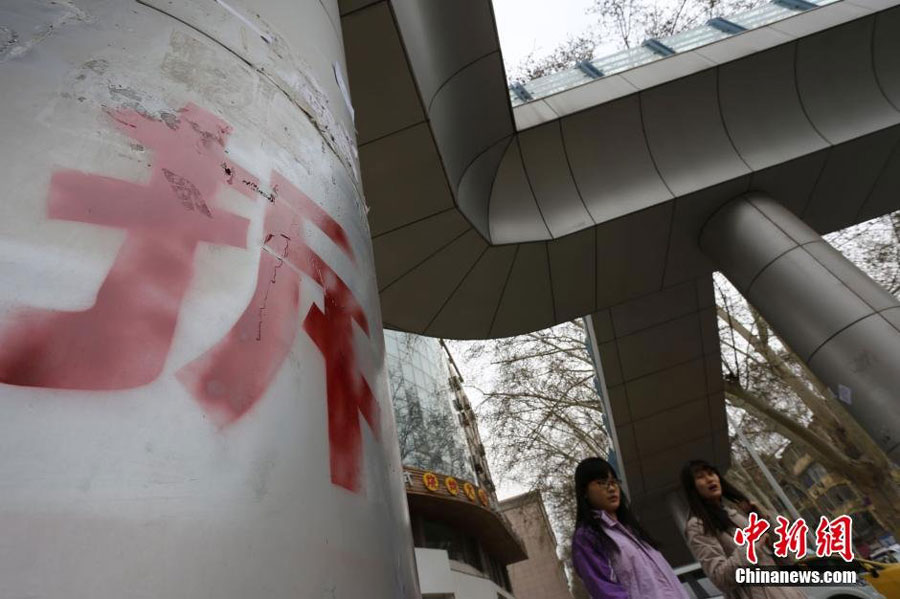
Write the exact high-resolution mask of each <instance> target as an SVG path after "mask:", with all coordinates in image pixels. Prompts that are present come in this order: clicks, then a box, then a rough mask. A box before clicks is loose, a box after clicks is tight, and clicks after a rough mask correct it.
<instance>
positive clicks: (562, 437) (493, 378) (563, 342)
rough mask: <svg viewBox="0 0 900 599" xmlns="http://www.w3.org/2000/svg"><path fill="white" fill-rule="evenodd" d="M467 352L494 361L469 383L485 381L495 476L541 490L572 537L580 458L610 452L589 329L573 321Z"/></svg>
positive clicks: (482, 415)
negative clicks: (588, 340) (587, 336)
mask: <svg viewBox="0 0 900 599" xmlns="http://www.w3.org/2000/svg"><path fill="white" fill-rule="evenodd" d="M463 347H464V348H465V349H464V355H465V358H466V364H467V365H469V366H471V365H474V364H489V366H488V368H489V369H490V371H491V372H490V373H489V376H487V377H485V376H481V377H479V376H478V374H479V373H472V372H470V373H467V376H466V378H467V380H469V381H473V380H475V381H478V380H479V379H481V381H483V382H486V386H485V388H480V389H478V391H479V392H480V393H481V394H482V395H483V401H482V402H481V403H480V405H479V406H478V407H477V408H476V411H477V413H478V419H479V424H480V425H481V426H482V428H483V429H484V430H485V431H486V432H487V434H486V435H485V437H486V439H487V445H488V449H489V451H490V456H491V460H492V470H493V472H494V473H495V474H497V473H500V476H501V478H505V479H506V480H508V481H514V482H517V483H519V484H522V485H525V486H527V487H529V488H530V489H536V490H540V491H541V492H542V494H543V496H544V499H545V502H546V504H547V507H548V511H549V512H550V514H551V517H552V518H553V520H554V523H555V524H556V525H557V527H558V532H559V533H560V535H561V537H562V538H567V537H568V536H569V533H570V532H571V530H572V525H573V520H574V515H575V508H574V504H573V497H574V490H573V488H572V480H571V478H572V472H574V470H575V466H576V465H577V464H578V462H579V461H580V460H581V459H583V458H585V457H588V456H596V455H606V454H607V452H608V450H609V447H610V442H609V437H608V436H607V433H606V428H605V426H604V425H603V418H604V415H603V407H602V402H601V400H600V397H599V396H598V394H597V391H596V389H595V388H594V382H593V381H594V367H593V363H592V361H591V357H590V355H589V354H588V352H587V347H586V345H585V332H584V329H583V328H582V326H581V325H580V324H578V323H572V322H568V323H564V324H561V325H558V326H555V327H553V328H550V329H546V330H543V331H537V332H535V333H530V334H528V335H522V336H520V337H515V338H513V339H498V340H492V341H484V342H475V343H467V344H465V345H464V346H463ZM485 378H488V379H489V380H487V381H484V379H485Z"/></svg>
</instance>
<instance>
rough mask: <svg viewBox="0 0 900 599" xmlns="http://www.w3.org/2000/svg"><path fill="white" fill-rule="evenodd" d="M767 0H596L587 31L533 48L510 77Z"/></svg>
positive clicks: (547, 70) (535, 73) (541, 71)
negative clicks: (553, 45) (537, 49)
mask: <svg viewBox="0 0 900 599" xmlns="http://www.w3.org/2000/svg"><path fill="white" fill-rule="evenodd" d="M765 1H766V0H594V3H593V4H592V5H591V6H590V8H588V10H587V14H588V15H590V16H592V17H593V18H594V21H593V22H591V23H590V24H589V26H588V27H587V28H586V29H585V31H584V32H583V33H581V34H579V35H575V36H571V37H569V38H568V39H567V40H566V41H564V42H563V43H561V44H559V45H558V46H557V47H556V48H554V49H553V50H551V51H550V52H549V53H546V54H538V53H537V52H531V53H530V54H528V56H526V57H525V58H524V59H523V60H522V61H521V62H519V63H518V64H515V65H512V66H510V67H509V68H508V69H507V71H508V73H507V78H508V79H509V80H510V83H524V82H527V81H531V80H533V79H537V78H538V77H543V76H545V75H549V74H551V73H555V72H558V71H563V70H567V69H571V68H573V67H575V65H576V64H578V63H579V62H581V61H585V60H591V59H592V58H595V56H594V54H595V52H596V49H597V47H598V46H599V45H600V44H601V43H603V44H605V45H606V46H607V47H609V48H612V49H615V50H620V49H624V48H632V47H635V46H639V45H640V44H641V43H643V42H644V41H645V40H647V39H650V38H660V37H666V36H670V35H674V34H676V33H679V32H681V31H684V30H686V29H689V28H691V27H696V26H698V25H701V24H702V23H704V22H705V21H707V20H709V19H711V18H712V17H717V16H725V15H730V14H733V13H736V12H740V11H743V10H747V9H749V8H753V7H754V6H757V5H759V4H762V3H763V2H765Z"/></svg>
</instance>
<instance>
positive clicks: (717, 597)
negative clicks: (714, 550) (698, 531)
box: [675, 562, 900, 599]
mask: <svg viewBox="0 0 900 599" xmlns="http://www.w3.org/2000/svg"><path fill="white" fill-rule="evenodd" d="M858 567H859V568H860V569H861V570H862V568H863V567H862V566H861V565H860V566H858ZM675 574H676V575H677V576H678V580H680V581H681V586H682V587H684V590H685V592H686V593H687V595H688V597H690V599H721V598H722V597H723V594H722V591H720V590H719V589H718V588H716V585H714V584H713V583H712V581H711V580H710V579H709V578H708V577H707V576H706V574H704V573H703V569H702V568H701V567H700V564H699V563H697V562H695V563H693V564H688V565H686V566H681V567H680V568H675ZM860 580H861V581H860V582H859V583H857V584H854V585H843V586H828V587H803V592H804V593H806V594H807V595H808V596H809V598H810V599H900V597H891V596H888V597H885V596H884V595H882V594H881V593H879V592H878V591H876V590H875V589H874V588H872V587H871V586H870V585H869V584H867V583H865V582H862V579H860Z"/></svg>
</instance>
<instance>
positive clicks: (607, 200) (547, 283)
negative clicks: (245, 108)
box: [340, 0, 900, 562]
mask: <svg viewBox="0 0 900 599" xmlns="http://www.w3.org/2000/svg"><path fill="white" fill-rule="evenodd" d="M896 4H897V1H896V0H886V1H882V0H842V1H840V2H836V3H834V4H830V5H827V6H823V7H820V8H817V9H814V10H810V11H808V12H805V13H802V14H798V15H797V16H794V17H791V18H788V19H785V20H783V21H780V22H777V23H773V24H771V25H768V26H765V27H761V28H759V29H755V30H752V31H748V32H745V33H742V34H740V35H736V36H733V37H729V38H726V39H724V40H721V41H719V42H716V43H714V44H710V45H707V46H703V47H700V48H697V49H695V50H691V51H688V52H684V53H680V54H677V55H675V56H672V57H669V58H665V59H662V60H659V61H657V62H654V63H651V64H647V65H644V66H641V67H637V68H635V69H632V70H630V71H626V72H623V73H620V74H617V75H613V76H610V77H605V78H601V79H597V80H596V81H593V82H591V83H588V84H585V85H582V86H580V87H577V88H574V89H570V90H567V91H564V92H560V93H558V94H555V95H552V96H549V97H546V98H543V99H540V100H538V101H535V102H531V103H528V104H524V105H522V106H518V107H516V108H515V109H512V108H511V106H510V102H509V93H508V90H507V87H506V79H505V75H504V71H503V64H502V60H501V55H500V48H499V43H498V40H497V32H496V26H495V22H494V17H493V13H492V9H491V6H490V2H489V0H455V1H453V2H446V1H443V0H429V1H421V0H380V1H374V2H372V1H368V0H341V2H340V6H341V12H342V27H343V33H344V43H345V49H346V54H347V61H348V69H349V77H350V87H351V93H352V97H353V103H354V107H355V109H356V126H357V132H358V142H359V152H360V159H361V166H362V175H363V183H364V189H365V194H366V199H367V201H368V204H369V206H370V209H371V210H370V214H369V221H370V226H371V232H372V238H373V241H374V246H375V258H376V265H377V274H378V282H379V291H380V295H381V305H382V310H383V315H384V322H385V325H386V326H388V327H390V328H396V329H401V330H405V331H411V332H416V333H421V334H425V335H431V336H441V337H449V338H456V339H464V338H488V337H503V336H508V335H515V334H518V333H524V332H528V331H533V330H536V329H540V328H543V327H547V326H550V325H552V324H555V323H559V322H563V321H566V320H569V319H572V318H575V317H579V316H582V315H585V314H594V321H595V330H596V333H597V340H598V343H599V349H600V357H601V361H602V365H603V370H604V375H605V378H606V385H607V388H608V393H609V396H610V400H611V403H612V411H613V414H612V416H613V420H614V421H615V423H616V429H617V434H618V438H619V443H620V445H621V454H622V457H623V459H624V462H625V469H626V476H627V479H628V482H629V486H630V490H631V494H632V497H633V499H634V501H635V503H636V505H637V506H638V509H639V510H640V511H641V512H642V516H643V518H644V520H645V521H646V524H647V525H648V526H649V527H650V529H651V530H653V531H654V532H655V533H656V534H657V535H659V536H660V537H662V538H663V540H664V541H667V540H668V541H672V542H670V543H668V545H669V546H670V547H674V548H673V549H672V550H670V551H669V552H668V553H669V556H670V559H673V561H675V562H681V561H685V560H687V559H688V556H687V554H686V553H685V550H684V549H683V545H682V543H681V542H680V540H679V539H678V536H677V535H678V532H677V529H676V528H675V526H674V524H673V522H672V520H671V517H670V515H669V511H668V510H667V509H664V508H663V507H662V505H661V504H660V503H659V501H660V497H661V495H662V494H664V493H665V492H666V491H668V490H671V489H672V488H674V487H675V485H676V479H677V471H678V469H679V468H680V466H681V464H682V463H683V461H684V460H685V459H688V458H691V457H696V456H702V457H705V458H707V459H711V460H713V461H715V462H717V463H719V464H720V465H722V466H726V465H727V464H728V455H729V448H728V433H727V422H726V419H725V410H724V399H723V392H722V378H721V371H720V356H719V344H718V335H717V323H716V313H715V305H714V297H713V292H712V283H711V273H712V271H713V270H714V267H713V264H712V263H711V261H710V260H709V259H708V258H707V257H706V256H705V255H703V254H702V253H701V251H700V249H699V247H698V243H697V239H698V234H699V231H700V229H701V227H702V226H703V224H704V223H705V222H706V221H707V219H708V218H709V216H710V215H711V214H712V213H713V212H714V211H715V210H716V209H717V208H719V207H720V206H721V205H723V204H724V203H725V202H727V201H729V200H730V199H732V198H734V197H735V196H738V195H740V194H742V193H745V192H747V191H751V190H758V191H762V192H765V193H766V194H768V195H769V196H771V197H773V198H775V199H776V200H778V201H779V202H781V203H782V204H783V205H784V206H785V207H787V208H788V209H789V210H791V211H792V212H794V213H795V214H797V215H798V216H800V217H801V218H802V219H803V220H804V221H805V222H806V223H808V224H809V225H810V226H812V227H813V228H814V229H816V230H817V231H819V232H820V233H826V232H830V231H834V230H837V229H840V228H843V227H846V226H849V225H852V224H854V223H858V222H861V221H864V220H867V219H870V218H873V217H876V216H879V215H882V214H885V213H888V212H891V211H893V210H897V209H898V208H900V150H898V148H900V146H898V141H900V8H895V5H896Z"/></svg>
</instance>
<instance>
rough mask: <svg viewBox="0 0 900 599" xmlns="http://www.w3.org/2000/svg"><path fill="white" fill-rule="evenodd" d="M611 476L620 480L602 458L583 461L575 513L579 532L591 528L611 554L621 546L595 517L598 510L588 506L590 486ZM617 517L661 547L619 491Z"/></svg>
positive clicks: (579, 468) (577, 479) (578, 473)
mask: <svg viewBox="0 0 900 599" xmlns="http://www.w3.org/2000/svg"><path fill="white" fill-rule="evenodd" d="M610 477H612V478H615V479H618V478H619V477H618V476H616V471H615V470H614V469H613V467H612V466H610V464H609V462H607V461H606V460H604V459H602V458H587V459H585V460H582V461H581V462H580V463H579V464H578V466H577V467H576V468H575V500H576V502H577V506H578V507H577V508H576V512H575V530H576V531H577V530H578V529H579V528H583V527H584V528H587V529H588V530H591V531H593V532H594V534H595V536H596V537H597V540H598V541H599V542H600V545H601V546H602V547H603V548H604V549H606V550H611V551H618V549H619V547H618V546H617V545H616V542H615V541H613V540H612V539H611V538H610V536H609V535H608V534H606V532H605V531H604V530H603V526H602V525H601V524H600V522H599V518H597V517H596V516H594V508H593V507H591V504H590V503H588V498H587V487H588V485H589V484H590V483H591V482H593V481H595V480H600V481H605V480H607V479H609V478H610ZM616 518H618V520H619V522H620V523H622V524H624V525H626V526H627V527H628V528H630V529H631V531H632V532H633V533H634V534H635V535H636V536H637V537H638V538H639V539H641V540H642V541H644V542H645V543H647V544H648V545H650V546H652V547H656V548H659V546H658V544H657V543H656V541H654V540H653V537H651V536H650V535H648V534H647V531H645V530H644V528H643V527H642V526H641V525H640V523H639V522H638V521H637V518H635V517H634V514H632V513H631V510H630V509H629V508H628V498H627V497H626V496H625V491H624V490H623V489H621V488H620V489H619V507H618V509H617V510H616Z"/></svg>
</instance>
